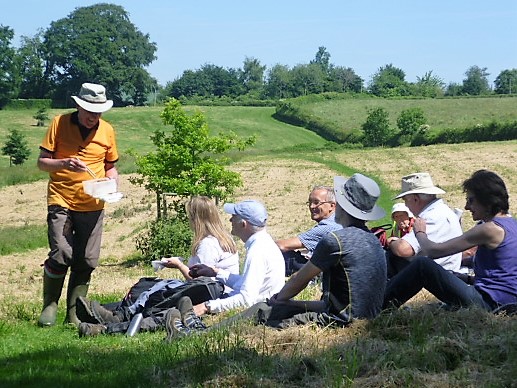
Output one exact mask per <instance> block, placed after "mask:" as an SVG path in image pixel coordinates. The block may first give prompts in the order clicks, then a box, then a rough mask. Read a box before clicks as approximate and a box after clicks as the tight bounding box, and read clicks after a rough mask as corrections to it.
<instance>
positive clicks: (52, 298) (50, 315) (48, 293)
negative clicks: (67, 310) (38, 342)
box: [38, 272, 65, 327]
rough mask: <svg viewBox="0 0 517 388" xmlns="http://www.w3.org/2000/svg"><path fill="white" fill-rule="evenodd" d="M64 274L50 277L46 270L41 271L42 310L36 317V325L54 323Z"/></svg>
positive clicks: (43, 325)
mask: <svg viewBox="0 0 517 388" xmlns="http://www.w3.org/2000/svg"><path fill="white" fill-rule="evenodd" d="M64 281H65V276H62V277H59V278H51V277H50V276H48V275H47V273H46V272H44V273H43V311H42V312H41V315H40V317H39V319H38V325H39V326H42V327H45V326H53V325H55V323H56V317H57V304H58V302H59V298H60V297H61V290H62V289H63V283H64Z"/></svg>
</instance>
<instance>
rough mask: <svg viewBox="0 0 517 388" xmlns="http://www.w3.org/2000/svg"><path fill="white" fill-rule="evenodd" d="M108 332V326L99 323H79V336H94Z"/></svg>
mask: <svg viewBox="0 0 517 388" xmlns="http://www.w3.org/2000/svg"><path fill="white" fill-rule="evenodd" d="M105 332H106V326H104V325H101V324H99V323H97V324H96V323H86V322H81V323H80V324H79V337H94V336H96V335H99V334H104V333H105Z"/></svg>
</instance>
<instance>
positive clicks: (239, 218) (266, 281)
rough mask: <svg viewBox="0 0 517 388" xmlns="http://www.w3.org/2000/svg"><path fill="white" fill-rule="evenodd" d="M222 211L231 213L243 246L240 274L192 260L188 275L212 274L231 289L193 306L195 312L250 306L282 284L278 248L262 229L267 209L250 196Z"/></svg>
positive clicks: (268, 296) (262, 299) (280, 253)
mask: <svg viewBox="0 0 517 388" xmlns="http://www.w3.org/2000/svg"><path fill="white" fill-rule="evenodd" d="M224 211H225V212H226V213H228V214H231V215H232V216H231V218H230V222H231V223H232V231H231V233H232V234H233V235H234V236H237V237H239V238H240V239H241V240H242V241H243V242H244V243H245V247H246V260H245V262H244V269H243V272H242V275H235V274H231V273H230V272H229V271H227V270H225V269H222V268H216V267H210V266H208V265H205V264H195V265H193V266H192V267H191V268H190V274H191V276H192V277H197V276H209V277H215V278H216V279H217V280H220V281H221V282H223V283H224V284H225V285H226V286H229V287H230V288H232V289H233V291H231V292H230V293H229V294H227V295H226V297H225V298H219V299H215V300H210V301H208V302H205V303H201V304H198V305H196V306H194V312H195V313H196V315H198V316H201V315H204V314H206V313H219V312H221V311H227V310H230V309H233V308H236V307H250V306H252V305H254V304H255V303H257V302H261V301H265V300H266V299H267V298H270V297H271V296H272V295H274V294H275V293H277V292H279V291H280V290H281V289H282V287H283V286H284V284H285V277H284V274H285V262H284V258H283V256H282V252H281V251H280V249H279V248H278V246H277V244H276V243H275V241H274V240H273V238H272V237H271V236H270V235H269V234H268V233H267V231H266V229H265V228H266V222H267V217H268V216H267V211H266V209H265V208H264V206H263V205H262V204H261V203H260V202H257V201H254V200H246V201H242V202H239V203H236V204H234V203H227V204H225V205H224Z"/></svg>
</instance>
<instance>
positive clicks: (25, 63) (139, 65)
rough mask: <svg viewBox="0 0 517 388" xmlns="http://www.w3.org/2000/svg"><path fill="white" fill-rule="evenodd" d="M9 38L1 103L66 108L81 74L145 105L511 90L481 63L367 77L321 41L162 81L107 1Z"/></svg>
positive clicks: (511, 84)
mask: <svg viewBox="0 0 517 388" xmlns="http://www.w3.org/2000/svg"><path fill="white" fill-rule="evenodd" d="M13 37H14V31H13V30H12V29H11V28H10V27H8V26H2V25H0V108H1V107H2V106H4V105H5V104H6V103H7V102H8V101H9V100H11V99H43V98H46V99H52V101H53V103H54V105H55V106H61V107H63V106H64V107H66V106H67V104H69V103H70V99H69V97H70V95H72V94H73V93H75V92H77V90H79V88H80V85H81V83H82V82H84V81H85V80H87V81H89V82H97V83H101V84H104V85H105V86H106V87H107V90H108V91H109V94H110V98H112V99H113V100H114V103H115V106H125V105H144V104H146V103H147V102H148V101H150V100H151V98H152V99H155V98H156V95H157V93H158V92H159V97H160V98H161V99H165V98H167V97H175V98H178V99H187V100H196V99H206V98H213V97H218V98H223V97H225V98H228V99H232V100H239V99H240V100H252V101H257V100H277V99H283V98H292V97H298V96H303V95H308V94H319V93H324V92H339V93H367V94H371V95H374V96H379V97H396V96H418V97H440V96H460V95H488V94H492V93H496V94H512V93H514V90H515V89H517V69H507V70H503V71H502V72H501V73H500V74H499V75H498V76H497V78H496V79H495V82H494V87H493V88H492V87H491V85H489V82H488V76H489V73H488V72H487V68H486V67H485V68H483V67H479V66H471V67H470V68H468V69H467V70H466V72H465V79H464V80H463V82H462V83H450V84H449V85H445V83H444V81H443V80H442V79H441V78H440V77H439V76H437V75H435V74H433V71H432V70H430V71H427V72H426V73H425V74H423V75H422V76H421V77H417V80H416V82H408V81H406V79H405V78H406V74H405V72H404V71H403V70H402V69H400V68H397V67H396V66H394V65H393V64H386V65H384V66H382V67H380V68H379V69H378V70H377V72H376V73H375V74H373V76H372V77H371V80H369V82H368V83H366V82H365V80H363V79H362V78H361V77H359V76H358V75H357V74H356V73H355V71H354V70H353V69H352V68H350V67H345V66H339V65H335V64H332V63H331V62H330V58H331V55H330V53H329V52H328V50H327V49H326V48H325V47H324V46H321V47H319V48H318V50H317V52H316V54H315V56H314V58H313V59H312V60H310V62H309V63H306V64H298V65H295V66H293V67H289V66H286V65H281V64H276V65H274V66H273V67H272V68H270V69H267V68H266V66H264V65H262V64H261V62H260V60H259V59H257V58H253V57H246V58H245V59H244V62H243V66H242V68H224V67H222V66H217V65H215V64H204V65H202V66H201V67H200V68H199V69H194V70H191V69H189V70H185V71H184V72H183V74H182V75H181V76H180V77H177V78H176V79H175V80H173V81H170V82H167V84H166V85H165V86H164V87H163V88H162V87H161V86H160V85H158V82H157V80H156V79H155V78H153V77H152V76H151V75H150V74H149V73H148V71H147V70H146V67H147V66H148V65H150V64H151V63H152V62H153V61H154V60H155V59H156V56H155V53H156V50H157V46H156V43H154V42H151V40H150V37H149V35H148V34H144V33H142V32H141V31H139V30H138V28H137V27H136V26H135V25H134V24H133V23H132V22H131V21H130V19H129V15H128V13H127V12H126V11H125V10H124V8H123V7H121V6H118V5H114V4H105V3H101V4H96V5H92V6H88V7H78V8H76V9H75V10H74V11H73V12H71V13H70V14H69V15H68V16H67V17H65V18H62V19H59V20H57V21H53V22H52V23H51V24H50V26H49V27H48V28H47V29H46V30H43V29H40V30H39V31H38V33H36V34H35V35H34V36H32V37H27V36H23V37H22V39H21V44H20V47H19V48H14V47H13V45H12V39H13ZM512 88H513V90H512Z"/></svg>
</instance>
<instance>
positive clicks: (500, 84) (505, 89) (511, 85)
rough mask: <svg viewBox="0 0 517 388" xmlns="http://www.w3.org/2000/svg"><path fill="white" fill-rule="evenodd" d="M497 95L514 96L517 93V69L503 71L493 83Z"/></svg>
mask: <svg viewBox="0 0 517 388" xmlns="http://www.w3.org/2000/svg"><path fill="white" fill-rule="evenodd" d="M494 85H495V90H494V91H495V92H496V93H497V94H515V93H516V92H517V69H511V70H503V71H502V72H500V73H499V75H498V76H497V78H496V79H495V81H494Z"/></svg>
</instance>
